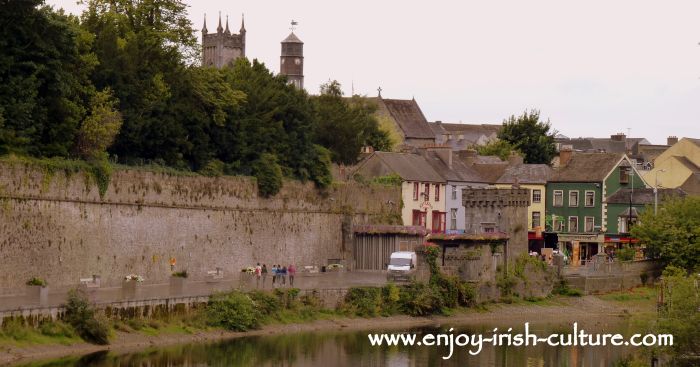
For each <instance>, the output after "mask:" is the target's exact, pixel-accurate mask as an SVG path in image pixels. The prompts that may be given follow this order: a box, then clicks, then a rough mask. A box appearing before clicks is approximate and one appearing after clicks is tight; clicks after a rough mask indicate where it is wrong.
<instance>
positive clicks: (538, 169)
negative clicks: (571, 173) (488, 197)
mask: <svg viewBox="0 0 700 367" xmlns="http://www.w3.org/2000/svg"><path fill="white" fill-rule="evenodd" d="M551 175H552V168H551V167H549V165H546V164H518V165H515V166H509V167H508V168H506V170H505V172H504V173H503V175H501V177H500V178H499V179H498V180H497V181H496V183H500V184H514V183H515V181H516V179H517V181H518V183H521V184H545V183H547V180H548V179H549V176H551Z"/></svg>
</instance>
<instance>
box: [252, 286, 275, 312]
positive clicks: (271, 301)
mask: <svg viewBox="0 0 700 367" xmlns="http://www.w3.org/2000/svg"><path fill="white" fill-rule="evenodd" d="M248 296H250V299H251V300H253V303H255V306H256V307H257V308H258V310H260V313H262V314H263V315H265V316H274V315H276V314H277V313H279V311H280V310H281V309H282V301H280V298H279V297H275V296H273V295H272V294H270V293H268V292H261V291H253V292H250V293H248Z"/></svg>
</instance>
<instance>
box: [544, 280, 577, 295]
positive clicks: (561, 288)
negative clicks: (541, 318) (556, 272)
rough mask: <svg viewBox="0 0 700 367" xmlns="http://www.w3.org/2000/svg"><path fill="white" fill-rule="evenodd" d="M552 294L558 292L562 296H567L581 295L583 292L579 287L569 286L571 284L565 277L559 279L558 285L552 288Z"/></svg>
mask: <svg viewBox="0 0 700 367" xmlns="http://www.w3.org/2000/svg"><path fill="white" fill-rule="evenodd" d="M552 294H558V295H560V296H567V297H581V296H582V295H583V293H582V292H581V291H580V290H578V289H573V288H569V285H568V284H567V283H566V281H565V280H564V279H562V280H561V281H559V283H557V285H556V286H554V288H553V289H552Z"/></svg>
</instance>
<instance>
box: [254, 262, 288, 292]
mask: <svg viewBox="0 0 700 367" xmlns="http://www.w3.org/2000/svg"><path fill="white" fill-rule="evenodd" d="M270 273H272V287H273V288H274V287H275V285H277V286H284V285H286V284H287V278H289V286H290V287H293V286H294V276H296V274H297V268H296V267H295V266H294V265H292V264H290V265H289V266H282V265H279V264H278V265H272V269H270ZM267 275H268V269H267V265H266V264H262V266H261V265H260V263H258V265H256V266H255V278H256V283H257V286H258V287H260V282H261V281H262V286H263V288H264V287H265V284H266V283H267Z"/></svg>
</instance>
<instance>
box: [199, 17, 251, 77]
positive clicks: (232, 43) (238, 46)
mask: <svg viewBox="0 0 700 367" xmlns="http://www.w3.org/2000/svg"><path fill="white" fill-rule="evenodd" d="M245 33H246V31H245V20H243V19H241V30H240V31H239V34H235V33H231V30H230V29H229V28H228V16H227V17H226V29H224V28H223V27H222V26H221V13H219V26H218V27H216V33H209V31H208V30H207V16H206V15H204V27H203V28H202V66H214V67H217V68H219V69H220V68H223V67H224V66H228V65H232V64H233V62H234V61H236V59H237V58H239V57H245Z"/></svg>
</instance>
